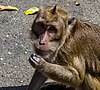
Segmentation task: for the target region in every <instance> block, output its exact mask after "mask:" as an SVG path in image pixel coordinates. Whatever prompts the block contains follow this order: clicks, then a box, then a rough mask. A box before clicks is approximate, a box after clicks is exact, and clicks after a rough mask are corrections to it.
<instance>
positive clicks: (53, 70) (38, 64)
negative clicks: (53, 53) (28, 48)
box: [30, 55, 85, 86]
mask: <svg viewBox="0 0 100 90" xmlns="http://www.w3.org/2000/svg"><path fill="white" fill-rule="evenodd" d="M30 63H31V64H32V66H33V67H35V68H37V69H38V70H39V71H40V72H41V73H43V74H44V75H45V76H47V77H49V78H51V79H53V80H56V81H59V82H62V83H64V84H69V85H72V86H76V85H79V84H81V83H82V81H83V79H84V73H85V68H84V65H85V64H84V62H82V61H79V59H78V58H75V61H74V62H73V65H74V66H73V65H68V66H60V65H57V64H51V63H48V62H46V61H45V60H44V59H43V58H41V57H40V56H38V55H32V56H31V57H30Z"/></svg>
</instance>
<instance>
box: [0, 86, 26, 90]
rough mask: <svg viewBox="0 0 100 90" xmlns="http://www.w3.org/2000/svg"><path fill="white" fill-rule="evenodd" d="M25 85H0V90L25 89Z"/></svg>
mask: <svg viewBox="0 0 100 90" xmlns="http://www.w3.org/2000/svg"><path fill="white" fill-rule="evenodd" d="M26 88H27V85H25V86H11V87H0V90H26Z"/></svg>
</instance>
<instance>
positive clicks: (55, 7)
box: [51, 5, 57, 14]
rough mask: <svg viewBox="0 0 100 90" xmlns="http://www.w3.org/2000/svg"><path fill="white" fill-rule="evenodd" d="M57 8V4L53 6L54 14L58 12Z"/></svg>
mask: <svg viewBox="0 0 100 90" xmlns="http://www.w3.org/2000/svg"><path fill="white" fill-rule="evenodd" d="M56 9H57V5H55V6H54V7H53V9H52V10H51V13H52V14H55V13H56Z"/></svg>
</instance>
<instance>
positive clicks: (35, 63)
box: [29, 57, 38, 67]
mask: <svg viewBox="0 0 100 90" xmlns="http://www.w3.org/2000/svg"><path fill="white" fill-rule="evenodd" d="M29 62H30V64H31V65H32V66H33V67H35V66H36V65H38V64H37V62H36V61H34V59H32V58H31V57H30V58H29Z"/></svg>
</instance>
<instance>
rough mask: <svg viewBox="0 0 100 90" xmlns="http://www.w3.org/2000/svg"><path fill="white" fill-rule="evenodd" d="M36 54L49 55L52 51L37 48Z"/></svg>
mask: <svg viewBox="0 0 100 90" xmlns="http://www.w3.org/2000/svg"><path fill="white" fill-rule="evenodd" d="M35 52H36V53H37V54H38V55H42V56H44V55H47V54H48V53H50V52H51V51H50V50H44V49H40V48H35Z"/></svg>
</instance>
